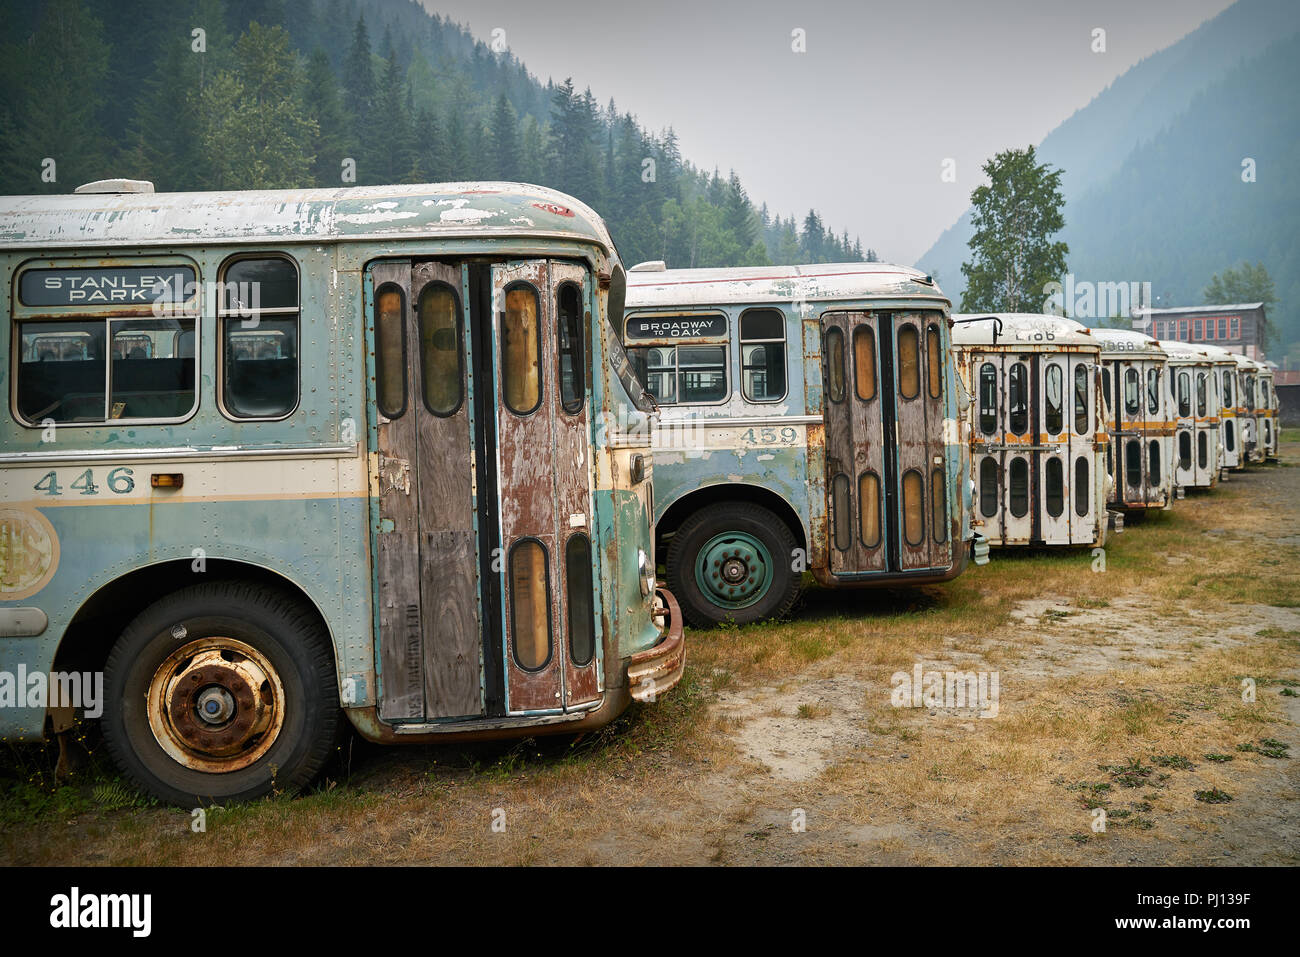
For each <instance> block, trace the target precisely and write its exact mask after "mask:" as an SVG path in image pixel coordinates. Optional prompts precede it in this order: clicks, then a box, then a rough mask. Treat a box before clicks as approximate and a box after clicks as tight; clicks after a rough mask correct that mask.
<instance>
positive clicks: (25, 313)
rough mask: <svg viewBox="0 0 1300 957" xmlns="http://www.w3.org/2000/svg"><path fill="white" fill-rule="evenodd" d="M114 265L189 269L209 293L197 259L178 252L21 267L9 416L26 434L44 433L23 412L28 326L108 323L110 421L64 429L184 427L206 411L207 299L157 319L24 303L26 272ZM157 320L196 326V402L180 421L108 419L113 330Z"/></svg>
mask: <svg viewBox="0 0 1300 957" xmlns="http://www.w3.org/2000/svg"><path fill="white" fill-rule="evenodd" d="M112 266H186V267H188V268H190V269H191V270H193V272H194V282H195V286H196V288H197V289H198V290H201V289H202V288H203V270H202V268H201V267H200V266H199V263H198V261H197V260H195V259H193V258H191V257H189V256H184V255H179V254H176V253H166V254H163V255H161V256H151V255H148V254H145V255H135V256H132V255H125V254H123V255H117V256H111V257H106V258H96V257H85V256H61V257H56V258H45V259H41V258H36V259H28V260H26V261H24V262H21V263H19V264H18V265H17V266H16V267H15V268H14V270H13V273H12V275H11V278H10V306H9V325H10V327H11V328H10V339H9V342H10V349H9V353H10V355H9V416H10V418H11V419H13V421H14V422H16V423H17V424H18V425H19V426H20V427H22V428H24V429H43V428H45V427H46V426H45V425H44V424H42V423H41V422H29V421H28V420H27V419H25V418H23V417H22V415H20V414H19V412H18V372H19V369H20V367H21V365H22V362H21V359H22V327H23V326H24V325H27V326H37V325H41V324H43V323H49V324H51V325H53V324H57V323H75V322H102V323H104V343H105V349H106V350H107V352H108V353H109V354H107V355H105V357H104V363H105V370H104V412H105V418H103V419H96V420H93V421H84V422H59V423H58V427H59V428H60V429H87V428H89V429H96V428H104V427H106V426H112V427H114V428H116V427H118V426H120V425H132V426H135V425H140V426H147V425H181V424H183V423H185V422H188V421H190V420H191V419H192V418H194V417H195V416H196V415H198V413H199V409H200V408H202V406H203V385H202V383H203V362H202V359H203V353H202V349H203V318H204V316H203V296H202V295H201V293H196V294H195V296H194V297H193V298H192V299H187V300H183V301H181V302H179V303H174V304H173V311H171V312H169V313H168V314H166V315H164V316H161V317H159V316H157V315H155V314H154V313H153V312H152V311H141V312H138V313H134V312H130V313H129V312H123V311H121V309H120V307H119V309H114V308H113V307H112V306H111V305H106V304H103V303H89V304H86V305H65V306H28V305H23V304H22V303H21V301H20V299H19V294H18V290H19V285H20V283H21V282H22V277H23V275H24V274H25V273H27V272H28V271H29V270H32V269H104V268H108V267H112ZM156 318H169V319H180V320H190V321H192V322H193V323H194V355H193V356H189V357H187V358H190V359H192V360H193V362H194V402H193V404H192V405H191V406H190V409H189V411H188V412H186V413H185V414H184V415H180V416H168V417H147V418H130V419H128V418H120V419H114V418H111V417H108V413H109V412H110V411H111V406H110V404H109V403H110V402H111V401H112V399H111V396H112V389H113V370H112V355H111V352H112V341H113V328H112V327H113V325H114V324H116V323H121V322H135V321H147V320H149V319H156Z"/></svg>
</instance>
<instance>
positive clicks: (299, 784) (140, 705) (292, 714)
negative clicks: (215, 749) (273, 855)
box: [102, 582, 343, 807]
mask: <svg viewBox="0 0 1300 957" xmlns="http://www.w3.org/2000/svg"><path fill="white" fill-rule="evenodd" d="M178 627H179V628H183V629H184V631H183V632H179V631H178ZM178 635H179V636H180V637H177V636H178ZM214 637H220V638H222V639H223V640H229V639H235V640H237V641H239V642H242V643H243V644H245V645H247V646H249V647H251V648H253V649H254V650H255V651H256V652H258V653H259V654H260V655H261V656H262V657H263V659H264V660H265V662H266V663H268V664H269V665H270V667H271V668H273V669H274V671H275V674H276V677H277V678H278V681H279V683H280V685H281V687H282V691H283V694H282V699H281V700H282V705H281V708H282V711H281V713H282V716H283V723H282V724H281V725H280V726H279V730H278V733H276V734H274V735H268V734H263V735H262V736H261V737H263V738H267V739H269V740H270V741H271V743H270V745H269V747H267V749H266V750H265V753H262V754H261V755H260V756H259V757H257V758H256V760H252V761H251V763H249V764H247V765H246V766H243V767H238V768H237V769H235V770H225V771H220V772H217V771H212V770H202V769H197V768H194V767H191V766H187V765H186V764H184V763H182V762H181V761H180V760H178V759H177V758H175V757H173V756H172V755H171V754H169V753H168V752H167V750H165V749H164V748H163V746H162V745H161V744H159V740H158V738H157V737H156V735H155V734H154V731H153V728H152V727H151V725H150V718H149V713H148V712H149V709H148V706H147V700H148V696H149V689H150V685H151V682H152V681H153V680H154V676H155V673H156V672H158V671H159V669H160V668H161V667H162V666H163V665H164V663H165V662H167V661H168V659H169V658H170V657H173V656H174V655H175V654H176V653H177V652H178V650H179V649H180V648H181V647H188V646H189V643H191V642H194V641H196V640H201V639H204V638H214ZM104 672H105V674H104V679H105V680H104V685H105V688H104V692H105V702H104V716H103V720H102V725H103V733H104V740H105V742H106V743H107V745H108V750H109V753H110V754H111V755H112V757H113V760H114V761H115V762H116V764H117V766H118V768H120V769H121V771H122V773H123V774H124V775H126V777H127V778H129V779H130V780H131V781H132V782H133V783H135V784H136V785H137V786H138V787H139V788H141V789H142V790H144V791H147V792H149V793H151V794H153V795H156V796H157V797H159V798H161V799H162V800H164V801H167V802H169V803H171V804H177V805H180V806H183V807H195V806H198V805H200V804H206V803H213V802H225V801H247V800H251V799H253V798H257V797H260V796H262V795H265V794H267V793H269V792H271V791H272V790H275V791H284V792H288V793H293V792H296V791H297V790H299V789H301V788H303V787H304V786H306V785H307V784H309V783H310V782H311V781H312V779H313V778H314V777H315V776H316V774H317V773H318V772H319V771H320V770H321V768H322V767H323V766H324V765H325V763H326V761H328V760H329V758H330V756H331V752H332V751H333V749H334V745H335V743H336V741H337V739H338V735H339V732H340V730H341V725H342V723H343V722H342V721H341V716H340V712H339V703H338V702H339V699H338V682H337V679H336V677H335V671H334V654H333V649H332V647H331V645H330V641H329V638H328V636H327V635H326V634H325V633H324V629H323V627H322V626H321V624H320V621H319V619H318V618H317V617H316V616H315V615H314V614H313V612H312V611H311V610H310V609H308V608H307V607H305V606H304V605H303V604H301V603H300V602H298V601H296V600H294V599H291V598H289V597H288V596H286V595H285V594H284V593H282V592H279V591H277V590H275V589H272V588H267V587H265V586H262V585H254V584H249V583H244V582H212V583H208V584H203V585H195V586H193V587H190V588H184V589H182V590H180V591H177V592H174V593H172V594H170V595H168V596H166V597H165V598H162V599H160V600H159V601H157V602H155V603H154V604H152V605H150V606H149V607H148V608H146V609H145V610H144V611H143V612H141V613H140V614H139V615H138V616H137V617H136V618H135V620H133V621H132V622H131V624H130V625H128V626H127V628H126V630H125V631H124V632H122V635H121V637H120V638H118V640H117V642H116V644H114V646H113V650H112V651H111V652H110V653H109V656H108V662H107V664H106V665H105V668H104ZM197 680H201V678H199V679H197ZM236 713H238V712H236ZM232 720H233V719H232ZM257 740H258V739H257V738H256V737H255V738H254V741H255V742H256V741H257ZM261 746H263V747H265V745H264V744H263V745H261ZM253 753H254V752H253V751H250V752H249V754H248V756H247V759H251V758H252V757H253Z"/></svg>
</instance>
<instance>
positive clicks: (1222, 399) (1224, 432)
mask: <svg viewBox="0 0 1300 957" xmlns="http://www.w3.org/2000/svg"><path fill="white" fill-rule="evenodd" d="M1196 348H1197V349H1201V350H1203V351H1204V352H1205V354H1206V355H1207V356H1209V357H1210V361H1211V362H1212V363H1213V364H1214V373H1213V385H1214V392H1215V395H1217V396H1218V399H1217V402H1218V405H1219V479H1220V480H1221V481H1226V480H1227V478H1228V475H1229V473H1230V471H1231V470H1233V469H1236V468H1238V467H1239V466H1240V463H1241V439H1240V433H1241V424H1240V423H1239V422H1238V421H1237V398H1238V395H1239V392H1240V390H1239V389H1238V388H1237V359H1236V356H1234V355H1233V354H1232V353H1231V352H1229V351H1228V350H1227V349H1224V348H1223V347H1222V346H1215V345H1210V344H1208V343H1203V344H1198V345H1197V346H1196Z"/></svg>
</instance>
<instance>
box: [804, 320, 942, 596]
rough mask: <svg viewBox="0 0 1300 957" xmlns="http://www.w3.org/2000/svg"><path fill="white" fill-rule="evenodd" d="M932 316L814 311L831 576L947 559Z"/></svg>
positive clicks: (937, 349) (938, 353)
mask: <svg viewBox="0 0 1300 957" xmlns="http://www.w3.org/2000/svg"><path fill="white" fill-rule="evenodd" d="M940 321H941V317H940V314H938V313H933V314H929V313H874V312H828V313H826V314H824V315H823V317H822V328H823V334H822V359H823V383H824V388H825V409H826V411H825V419H826V450H825V454H826V485H827V489H828V493H829V508H828V509H827V513H828V516H829V519H830V523H829V524H830V529H829V535H828V538H829V543H828V544H829V548H830V569H831V572H832V574H837V575H838V574H853V573H860V572H871V571H905V570H908V569H916V568H934V567H943V566H947V565H949V564H951V561H952V558H951V554H952V553H951V545H950V544H949V543H948V538H949V536H948V525H949V523H948V504H947V480H946V471H945V458H944V452H945V449H944V445H943V407H942V395H943V378H944V376H943V371H944V355H943V350H942V338H941V334H940V331H939V330H940V326H939V323H940Z"/></svg>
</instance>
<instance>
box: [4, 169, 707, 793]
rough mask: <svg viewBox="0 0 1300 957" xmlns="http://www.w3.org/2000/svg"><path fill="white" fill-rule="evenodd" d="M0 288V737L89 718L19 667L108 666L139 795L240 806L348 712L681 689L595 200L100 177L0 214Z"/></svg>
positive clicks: (421, 723)
mask: <svg viewBox="0 0 1300 957" xmlns="http://www.w3.org/2000/svg"><path fill="white" fill-rule="evenodd" d="M0 263H2V264H3V269H4V280H5V284H6V287H7V290H8V297H9V303H10V307H9V316H8V317H7V319H6V321H7V322H8V325H9V328H8V331H7V333H6V335H5V336H4V337H3V338H4V342H5V346H6V349H7V350H8V352H7V354H6V356H5V361H4V364H3V368H4V373H5V375H7V376H8V380H7V384H8V391H9V412H8V414H7V415H5V416H3V417H0V443H2V444H0V462H2V463H3V467H4V468H3V476H2V478H0V634H3V636H4V637H3V641H0V705H3V707H0V735H3V736H4V738H5V739H7V740H15V739H19V740H23V739H31V738H34V737H39V736H41V735H42V734H43V733H60V732H64V731H66V730H67V729H68V727H69V726H70V724H71V722H72V721H73V719H74V706H75V705H76V704H77V702H75V701H74V702H68V701H66V700H59V701H41V700H36V699H34V698H32V697H31V696H26V697H23V696H20V697H19V700H17V701H15V700H13V695H12V694H11V695H10V696H9V697H10V700H7V701H6V700H3V688H4V681H3V678H4V676H6V675H8V676H12V675H14V674H22V673H27V674H36V673H42V674H45V673H49V674H55V673H60V674H62V673H87V674H91V673H95V674H101V676H102V679H103V684H104V685H105V693H104V700H103V701H102V707H103V718H102V726H103V732H104V736H105V739H106V741H107V743H108V747H109V750H110V751H111V753H112V755H113V757H114V758H115V759H116V761H117V762H118V764H119V765H120V767H121V769H122V770H123V771H124V772H125V774H126V775H127V776H128V777H129V778H130V779H131V780H133V781H134V782H136V783H137V784H138V785H140V786H141V787H143V788H145V789H147V790H149V791H151V792H153V793H154V794H156V795H158V796H160V797H162V798H164V799H166V800H169V801H174V802H193V801H196V800H210V799H212V800H225V799H235V800H239V799H246V798H249V797H253V796H256V795H259V794H264V793H266V792H267V791H268V790H270V789H271V788H272V786H274V787H276V788H280V789H286V790H293V789H295V788H298V787H300V786H302V785H304V784H306V783H307V782H308V781H310V780H311V779H312V778H313V776H314V775H315V774H316V773H317V772H318V771H319V769H320V768H321V767H322V766H323V764H324V762H325V761H326V760H327V758H328V757H329V756H330V754H331V751H332V749H333V747H334V743H335V737H336V732H337V731H338V730H339V729H341V728H342V727H343V726H344V722H343V720H342V718H341V716H345V717H346V721H347V722H348V723H350V724H351V726H352V727H354V728H355V729H356V730H357V731H358V732H360V734H361V735H363V736H364V737H366V738H368V739H370V740H373V741H379V742H385V743H394V742H445V741H456V740H465V739H473V738H480V737H509V736H524V735H538V734H545V733H560V732H577V731H582V730H585V729H591V728H595V727H599V726H601V725H604V724H606V723H607V722H609V721H610V720H612V719H613V718H614V716H616V715H617V714H619V713H620V712H621V711H623V710H624V708H625V707H626V706H627V705H628V704H629V702H630V701H631V700H632V699H638V700H653V699H654V698H655V696H656V695H657V694H661V693H664V692H666V691H668V690H669V689H670V688H672V687H673V685H674V684H676V682H677V681H678V680H679V678H680V676H681V674H682V667H683V662H684V646H683V643H682V635H681V621H680V617H679V615H677V614H676V613H675V612H674V608H675V602H674V600H673V598H672V596H671V595H669V594H668V593H667V592H666V591H663V590H660V589H657V587H656V582H655V578H654V557H653V556H654V547H653V541H652V538H651V514H650V502H651V491H650V486H651V482H652V467H651V459H650V448H649V440H648V438H646V437H645V436H648V434H649V433H648V429H646V428H645V427H644V423H645V421H646V420H647V418H648V416H649V414H650V412H651V405H650V403H649V401H648V400H647V399H646V398H645V397H644V396H643V393H642V390H641V388H640V386H639V385H638V383H637V380H636V378H635V376H634V375H633V374H632V372H631V370H630V368H629V366H628V362H627V358H626V355H625V353H624V352H623V348H622V346H621V344H620V342H619V340H618V336H617V335H616V334H615V333H614V332H613V329H614V326H615V325H619V324H621V321H622V301H623V296H624V289H625V279H624V273H623V269H622V267H621V265H620V263H619V260H618V256H617V253H616V251H615V249H614V245H613V243H612V241H611V240H610V237H609V234H608V232H607V231H606V228H605V225H604V223H603V222H602V221H601V219H600V217H598V216H597V215H596V214H595V213H593V212H592V211H591V210H590V209H588V208H587V207H586V206H584V205H582V204H581V203H579V202H577V201H576V200H574V199H572V198H570V197H568V196H566V195H563V194H561V193H557V192H554V191H552V190H547V189H541V188H537V187H529V186H521V185H519V184H510V183H504V184H503V183H460V184H443V185H411V186H376V187H358V188H344V189H312V190H298V191H288V190H285V191H246V192H226V193H190V194H181V193H178V194H159V195H155V194H154V193H153V189H152V185H151V184H148V183H143V182H139V181H123V180H114V181H106V182H103V183H99V184H91V185H90V186H88V187H83V188H82V189H79V190H78V191H77V193H76V194H74V195H67V196H28V197H6V198H3V199H0ZM612 410H617V418H618V422H617V423H616V422H615V418H616V416H615V415H614V414H612ZM656 596H657V597H656ZM11 690H12V689H11ZM60 740H61V741H62V740H63V738H62V737H61V738H60Z"/></svg>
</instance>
